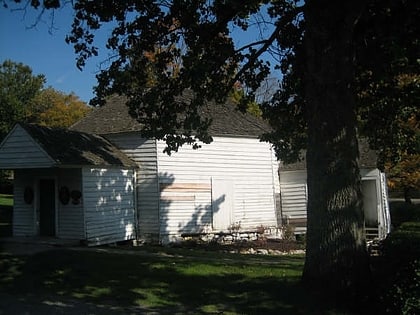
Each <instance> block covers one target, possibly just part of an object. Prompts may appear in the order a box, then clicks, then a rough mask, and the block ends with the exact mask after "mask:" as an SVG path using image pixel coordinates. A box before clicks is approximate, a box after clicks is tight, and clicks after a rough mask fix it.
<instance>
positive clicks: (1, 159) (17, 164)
mask: <svg viewBox="0 0 420 315" xmlns="http://www.w3.org/2000/svg"><path fill="white" fill-rule="evenodd" d="M0 152H1V154H0V169H1V168H3V169H19V168H20V169H21V168H38V167H39V168H42V167H51V166H53V165H54V161H53V160H52V159H51V158H50V157H49V156H48V154H47V153H46V152H45V151H44V150H42V149H41V147H40V146H39V145H38V144H37V143H36V142H35V141H34V140H33V139H32V138H31V137H30V136H29V134H28V133H27V132H26V131H25V129H23V128H22V127H21V126H20V125H16V126H15V127H14V128H13V130H12V131H11V132H10V133H9V134H8V136H7V137H6V139H4V140H3V142H2V143H1V145H0Z"/></svg>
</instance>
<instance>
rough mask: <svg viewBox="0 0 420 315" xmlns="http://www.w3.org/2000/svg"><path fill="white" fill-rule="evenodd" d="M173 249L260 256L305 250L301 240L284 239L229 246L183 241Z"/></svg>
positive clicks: (230, 244)
mask: <svg viewBox="0 0 420 315" xmlns="http://www.w3.org/2000/svg"><path fill="white" fill-rule="evenodd" d="M172 246H173V247H179V248H188V249H193V248H197V249H204V250H208V251H221V252H232V253H244V254H245V253H250V254H254V253H262V254H280V253H291V252H301V251H303V250H304V249H305V244H304V242H303V240H302V241H301V240H284V239H260V240H255V241H237V242H232V243H229V244H226V243H225V244H220V243H217V242H209V243H205V242H197V241H184V242H182V243H177V244H173V245H172Z"/></svg>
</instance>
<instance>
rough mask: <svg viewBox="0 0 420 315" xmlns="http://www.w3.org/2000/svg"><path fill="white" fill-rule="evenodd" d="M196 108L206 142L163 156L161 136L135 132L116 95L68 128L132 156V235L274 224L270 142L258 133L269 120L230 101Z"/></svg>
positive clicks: (274, 169) (175, 236) (171, 237)
mask: <svg viewBox="0 0 420 315" xmlns="http://www.w3.org/2000/svg"><path fill="white" fill-rule="evenodd" d="M201 114H202V115H203V116H205V117H210V118H212V121H213V123H212V125H211V127H210V133H211V135H212V137H213V142H212V143H211V144H208V145H205V144H203V145H202V147H201V148H200V149H198V150H194V149H192V148H191V147H189V146H184V147H181V148H180V149H179V151H178V152H176V153H173V154H172V155H170V156H168V155H167V154H166V153H163V150H164V148H165V143H164V142H163V141H159V140H156V139H144V138H142V137H141V135H140V131H141V125H140V124H139V123H138V122H137V121H136V120H134V119H133V118H132V117H130V116H129V115H128V110H127V107H126V105H125V99H124V98H122V97H118V96H115V97H113V98H111V99H110V100H108V102H107V103H106V104H105V106H103V107H101V108H99V109H97V110H95V111H93V112H92V113H90V114H89V115H88V116H87V117H86V118H84V119H82V120H81V121H80V122H78V123H76V124H75V125H74V126H73V127H72V129H73V130H79V131H83V132H89V133H92V134H100V135H101V136H103V137H105V138H106V139H108V140H109V141H110V142H112V143H113V144H114V145H115V146H116V147H118V148H119V149H120V150H121V151H123V152H124V153H125V154H127V156H128V157H130V158H131V159H132V160H133V161H135V162H136V163H137V165H138V167H139V169H138V172H137V209H138V227H139V230H138V232H139V234H138V235H139V238H141V239H145V240H155V241H160V242H162V243H167V242H172V241H178V240H179V239H181V238H182V237H183V236H185V235H190V234H203V235H204V234H206V235H215V234H217V233H219V234H221V233H226V232H231V231H239V232H244V235H246V234H251V233H253V232H255V231H257V230H258V229H260V230H261V229H262V228H264V229H266V230H272V231H276V229H277V228H278V227H280V225H281V222H280V221H279V218H280V216H279V212H278V206H279V204H278V202H277V199H278V196H279V192H280V191H279V179H278V163H277V159H276V157H275V155H274V152H273V150H272V148H271V145H270V144H269V143H265V142H260V140H259V139H258V138H259V136H261V134H262V133H264V132H265V131H267V130H268V128H269V127H268V126H267V125H266V123H265V122H264V121H263V120H262V119H259V118H257V117H254V116H252V115H250V114H244V113H241V112H239V111H237V110H236V108H235V105H234V104H232V103H227V104H224V105H216V104H209V106H205V107H204V108H203V109H202V110H201ZM248 232H249V233H248Z"/></svg>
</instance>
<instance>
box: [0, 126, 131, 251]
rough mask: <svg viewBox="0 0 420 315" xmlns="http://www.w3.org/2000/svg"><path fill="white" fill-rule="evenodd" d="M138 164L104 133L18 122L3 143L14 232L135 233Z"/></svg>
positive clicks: (103, 236) (112, 237)
mask: <svg viewBox="0 0 420 315" xmlns="http://www.w3.org/2000/svg"><path fill="white" fill-rule="evenodd" d="M136 167H137V166H136V164H135V163H133V162H132V161H131V160H130V159H129V158H127V157H126V156H125V155H124V154H123V153H121V152H120V151H119V150H118V149H117V148H116V147H115V146H113V145H112V144H111V143H110V142H108V141H107V140H105V139H104V138H102V137H99V136H94V135H91V134H85V133H80V132H73V131H68V130H63V129H51V128H46V127H39V126H35V125H23V124H17V125H16V126H15V127H14V128H13V129H12V130H11V131H10V133H9V134H8V135H7V136H6V138H5V139H4V140H3V141H2V143H1V144H0V169H12V170H14V178H15V179H14V209H13V236H18V237H19V236H21V237H24V236H27V237H34V236H47V237H51V236H53V237H57V238H61V239H71V240H80V241H83V242H86V243H87V244H89V245H97V244H102V243H109V242H116V241H121V240H127V239H133V238H134V237H135V224H136V222H135V196H134V180H135V169H136Z"/></svg>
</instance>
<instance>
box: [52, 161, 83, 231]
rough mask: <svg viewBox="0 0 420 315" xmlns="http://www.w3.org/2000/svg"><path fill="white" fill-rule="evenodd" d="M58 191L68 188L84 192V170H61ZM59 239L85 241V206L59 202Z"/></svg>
mask: <svg viewBox="0 0 420 315" xmlns="http://www.w3.org/2000/svg"><path fill="white" fill-rule="evenodd" d="M58 178H59V183H58V189H60V188H61V187H67V188H68V189H69V191H70V192H71V191H73V190H78V191H82V170H81V169H80V168H76V169H60V170H59V177H58ZM57 233H58V237H59V238H64V239H84V238H85V224H84V211H83V204H82V203H79V204H74V203H73V202H71V201H70V202H69V203H68V204H66V205H64V204H62V203H61V202H59V206H58V231H57Z"/></svg>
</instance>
